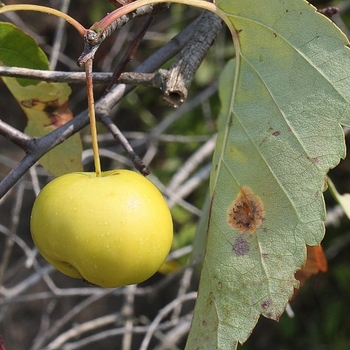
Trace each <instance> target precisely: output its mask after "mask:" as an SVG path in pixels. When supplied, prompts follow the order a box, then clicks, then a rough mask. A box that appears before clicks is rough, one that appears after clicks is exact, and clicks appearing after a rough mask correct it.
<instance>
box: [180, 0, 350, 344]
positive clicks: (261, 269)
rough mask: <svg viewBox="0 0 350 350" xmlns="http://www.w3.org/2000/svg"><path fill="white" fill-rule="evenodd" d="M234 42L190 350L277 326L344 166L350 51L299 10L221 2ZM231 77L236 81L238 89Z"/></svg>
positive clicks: (270, 3) (315, 16) (285, 4)
mask: <svg viewBox="0 0 350 350" xmlns="http://www.w3.org/2000/svg"><path fill="white" fill-rule="evenodd" d="M216 3H217V6H218V7H220V8H221V9H222V10H223V11H225V13H226V14H227V16H228V18H229V20H230V22H231V23H232V25H233V27H234V29H235V32H234V34H235V35H236V36H237V38H238V39H235V40H236V60H235V61H230V62H229V63H228V65H227V66H226V68H225V70H224V71H223V74H222V77H221V83H220V97H221V101H222V113H221V117H220V120H219V135H218V141H217V147H216V151H215V154H214V158H213V168H212V173H211V212H210V223H209V230H208V241H207V248H206V254H205V258H204V263H203V270H202V275H201V282H200V286H199V296H198V300H197V304H196V309H195V316H194V321H193V328H192V330H191V334H190V337H189V340H188V343H187V347H186V349H188V350H192V349H203V350H204V349H220V350H225V349H233V348H235V347H236V346H237V344H238V342H244V341H245V340H246V339H247V338H248V337H249V335H250V333H251V332H252V330H253V328H254V327H255V324H256V322H257V320H258V318H259V316H260V315H261V314H262V315H264V316H265V317H268V318H272V319H275V320H278V319H279V317H280V316H281V314H282V313H283V311H284V309H285V307H286V305H287V303H288V300H289V299H290V298H291V296H292V294H293V291H294V288H295V287H297V286H298V282H297V281H296V279H295V277H294V273H295V271H296V270H298V269H300V268H301V266H303V264H304V263H305V259H306V245H310V246H313V245H319V244H320V242H321V240H322V238H323V235H324V224H323V221H324V219H325V208H324V200H323V194H322V192H323V190H324V189H325V175H326V173H327V171H328V170H329V168H332V167H334V166H336V165H337V164H338V162H339V160H340V158H342V157H344V156H345V146H344V135H343V131H342V128H341V125H340V124H347V125H349V124H350V108H349V107H350V105H349V97H350V79H349V74H350V52H349V49H348V47H347V45H348V41H347V39H346V37H345V36H344V35H343V34H342V33H341V32H340V30H339V29H338V28H337V27H336V26H335V25H334V24H333V23H332V22H331V21H330V20H328V19H327V18H325V17H323V16H322V15H320V14H319V13H317V12H316V11H315V8H314V7H312V6H311V5H309V4H308V3H306V2H304V1H302V0H285V1H280V0H222V1H217V2H216ZM235 77H236V79H235Z"/></svg>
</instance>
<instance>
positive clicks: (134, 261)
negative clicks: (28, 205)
mask: <svg viewBox="0 0 350 350" xmlns="http://www.w3.org/2000/svg"><path fill="white" fill-rule="evenodd" d="M31 233H32V238H33V240H34V243H35V245H36V247H37V249H38V251H39V252H40V253H41V255H42V256H43V257H44V258H45V259H46V260H47V261H48V262H49V263H50V264H52V265H53V266H54V267H56V268H57V269H58V270H59V271H61V272H62V273H64V274H66V275H68V276H71V277H75V278H83V279H85V280H86V281H88V282H90V283H92V284H95V285H98V286H102V287H107V288H114V287H119V286H123V285H127V284H134V283H140V282H142V281H144V280H146V279H148V278H149V277H151V276H152V275H153V274H155V273H156V272H157V270H158V269H159V267H160V266H161V265H162V263H163V262H164V261H165V259H166V257H167V255H168V253H169V251H170V248H171V244H172V239H173V224H172V218H171V214H170V211H169V209H168V206H167V204H166V202H165V200H164V198H163V196H162V194H161V193H160V192H159V190H158V189H157V188H156V187H155V186H154V185H153V184H152V183H151V182H150V181H149V180H148V179H146V178H145V177H143V176H142V175H139V174H137V173H135V172H133V171H129V170H112V171H107V172H103V173H102V176H99V177H96V173H87V172H81V173H70V174H66V175H63V176H60V177H58V178H56V179H55V180H53V181H51V182H50V183H49V184H48V185H46V186H45V187H44V188H43V190H42V191H41V192H40V193H39V195H38V197H37V198H36V200H35V202H34V206H33V209H32V215H31Z"/></svg>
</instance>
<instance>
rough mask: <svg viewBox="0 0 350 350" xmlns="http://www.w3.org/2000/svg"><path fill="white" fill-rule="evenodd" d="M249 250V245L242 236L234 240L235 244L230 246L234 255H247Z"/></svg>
mask: <svg viewBox="0 0 350 350" xmlns="http://www.w3.org/2000/svg"><path fill="white" fill-rule="evenodd" d="M249 250H250V248H249V243H248V242H247V241H246V240H245V239H244V238H243V237H242V236H239V237H237V238H236V239H235V242H234V243H233V245H232V251H233V252H234V253H235V255H237V256H243V255H247V254H248V253H249Z"/></svg>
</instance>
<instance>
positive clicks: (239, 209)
mask: <svg viewBox="0 0 350 350" xmlns="http://www.w3.org/2000/svg"><path fill="white" fill-rule="evenodd" d="M264 220H265V211H264V205H263V202H262V200H261V199H260V197H259V196H257V195H256V194H254V193H253V191H252V190H251V189H250V188H249V187H246V186H245V187H241V188H240V191H239V193H238V195H237V197H236V199H235V200H234V201H233V202H232V203H231V204H230V205H229V207H228V208H227V223H228V224H229V225H230V226H231V227H232V228H234V229H235V230H238V231H240V232H241V233H245V232H248V233H254V232H255V231H256V229H257V228H258V227H259V226H260V225H261V224H262V222H263V221H264Z"/></svg>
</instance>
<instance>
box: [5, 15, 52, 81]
mask: <svg viewBox="0 0 350 350" xmlns="http://www.w3.org/2000/svg"><path fill="white" fill-rule="evenodd" d="M0 43H1V45H0V63H2V65H5V66H9V67H22V68H32V69H42V70H48V69H49V62H48V60H47V57H46V55H45V53H44V52H43V51H42V50H41V49H40V47H38V44H37V43H36V41H35V40H34V39H33V38H32V37H31V36H29V35H28V34H26V33H24V32H23V31H22V30H21V29H19V28H17V27H15V26H14V25H13V24H11V23H6V22H0ZM18 81H19V83H20V84H21V85H22V86H26V85H36V84H37V83H38V82H39V81H38V80H33V79H22V78H20V79H18Z"/></svg>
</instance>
